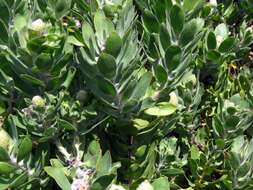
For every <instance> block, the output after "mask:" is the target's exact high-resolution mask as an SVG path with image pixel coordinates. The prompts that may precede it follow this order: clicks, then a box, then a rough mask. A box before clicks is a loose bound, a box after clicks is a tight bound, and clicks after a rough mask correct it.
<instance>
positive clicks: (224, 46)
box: [219, 37, 235, 53]
mask: <svg viewBox="0 0 253 190" xmlns="http://www.w3.org/2000/svg"><path fill="white" fill-rule="evenodd" d="M234 44H235V38H233V37H229V38H227V39H226V40H224V41H223V42H222V43H221V45H220V46H219V52H221V53H226V52H229V51H230V50H231V49H232V48H233V46H234Z"/></svg>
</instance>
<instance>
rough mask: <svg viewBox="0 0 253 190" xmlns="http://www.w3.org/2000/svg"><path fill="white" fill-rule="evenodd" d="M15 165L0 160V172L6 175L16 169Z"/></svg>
mask: <svg viewBox="0 0 253 190" xmlns="http://www.w3.org/2000/svg"><path fill="white" fill-rule="evenodd" d="M16 169H17V168H16V166H14V165H12V164H10V163H7V162H0V174H4V175H8V174H10V173H12V172H14V171H15V170H16Z"/></svg>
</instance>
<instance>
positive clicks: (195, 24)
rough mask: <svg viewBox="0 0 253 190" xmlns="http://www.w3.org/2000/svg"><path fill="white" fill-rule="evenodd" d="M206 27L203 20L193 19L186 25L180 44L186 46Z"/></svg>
mask: <svg viewBox="0 0 253 190" xmlns="http://www.w3.org/2000/svg"><path fill="white" fill-rule="evenodd" d="M203 26H204V21H203V20H202V19H201V18H197V19H192V20H191V21H189V22H188V23H186V24H185V27H184V29H183V31H182V33H181V35H180V38H179V44H180V45H182V46H186V45H187V44H188V43H190V42H191V41H192V40H193V39H194V37H195V35H196V34H198V33H199V32H200V31H201V29H202V28H203Z"/></svg>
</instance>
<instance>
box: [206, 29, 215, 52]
mask: <svg viewBox="0 0 253 190" xmlns="http://www.w3.org/2000/svg"><path fill="white" fill-rule="evenodd" d="M216 46H217V42H216V36H215V34H214V33H213V32H209V34H208V36H207V48H208V49H209V50H210V49H215V48H216Z"/></svg>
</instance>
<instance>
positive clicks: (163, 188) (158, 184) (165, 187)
mask: <svg viewBox="0 0 253 190" xmlns="http://www.w3.org/2000/svg"><path fill="white" fill-rule="evenodd" d="M152 186H153V188H154V190H170V183H169V181H168V179H167V178H166V177H160V178H158V179H155V180H154V182H153V183H152Z"/></svg>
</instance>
